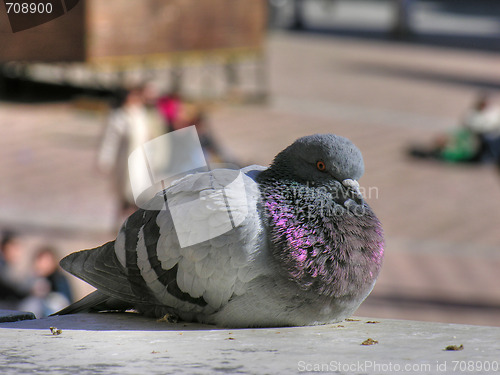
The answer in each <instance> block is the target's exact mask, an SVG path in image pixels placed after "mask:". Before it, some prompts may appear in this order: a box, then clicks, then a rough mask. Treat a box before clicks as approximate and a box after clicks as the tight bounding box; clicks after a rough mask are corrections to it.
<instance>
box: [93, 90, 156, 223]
mask: <svg viewBox="0 0 500 375" xmlns="http://www.w3.org/2000/svg"><path fill="white" fill-rule="evenodd" d="M158 124H159V121H157V122H156V123H155V122H154V121H152V119H151V116H150V112H149V111H148V108H147V106H146V101H145V97H144V88H143V87H136V88H133V89H131V90H129V91H119V92H117V93H116V95H115V101H114V103H113V106H112V109H111V112H110V114H109V117H108V124H107V126H106V129H105V131H104V135H103V138H102V142H101V147H100V150H99V154H98V160H97V163H98V167H99V169H100V170H101V171H103V172H105V173H109V174H111V175H112V177H113V186H114V190H115V193H116V195H117V197H118V201H119V210H118V213H117V217H116V221H117V224H120V223H121V218H122V217H123V216H128V214H130V213H131V212H133V211H134V210H135V208H136V206H135V202H134V197H133V193H132V187H131V184H130V179H129V172H128V157H129V155H130V154H131V153H132V151H134V150H135V149H137V148H138V147H141V146H142V145H143V144H144V143H146V142H147V141H149V140H151V139H153V138H155V137H157V136H159V135H161V133H162V130H161V129H159V128H158Z"/></svg>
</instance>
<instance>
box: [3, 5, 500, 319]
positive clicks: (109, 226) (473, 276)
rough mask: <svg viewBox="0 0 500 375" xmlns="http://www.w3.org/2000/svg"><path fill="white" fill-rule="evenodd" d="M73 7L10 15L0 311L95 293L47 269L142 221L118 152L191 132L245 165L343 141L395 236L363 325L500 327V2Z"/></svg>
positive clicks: (219, 156)
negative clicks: (316, 140)
mask: <svg viewBox="0 0 500 375" xmlns="http://www.w3.org/2000/svg"><path fill="white" fill-rule="evenodd" d="M62 3H63V6H64V9H65V14H63V15H61V16H60V17H58V18H56V19H54V20H51V21H50V22H47V23H44V24H41V25H39V26H34V27H32V28H26V29H23V30H20V31H16V32H13V30H15V29H16V28H15V27H13V26H12V25H13V24H12V25H11V24H9V21H10V22H11V23H12V22H14V23H15V22H18V21H16V20H14V21H13V19H12V18H10V17H8V15H7V12H6V9H5V8H4V7H3V4H2V5H0V130H1V136H0V176H1V177H0V180H1V183H0V231H1V235H0V236H1V237H0V238H1V241H2V248H1V254H0V255H1V256H0V286H1V288H0V289H1V290H2V292H1V294H0V299H1V301H0V308H24V309H30V310H31V311H33V310H37V315H38V316H43V315H44V314H46V313H48V312H50V311H51V310H53V309H56V308H58V307H59V306H60V305H63V304H65V303H67V302H68V301H70V300H75V299H78V298H80V297H82V296H83V295H85V294H87V293H88V292H90V291H91V290H92V288H91V287H90V286H88V285H87V284H85V283H83V282H80V281H79V280H77V279H76V278H73V277H71V276H69V275H67V274H65V273H62V271H60V270H58V269H57V267H56V266H55V265H54V264H55V262H56V261H57V260H58V259H60V258H61V257H62V256H64V255H66V254H68V253H71V252H73V251H77V250H80V249H85V248H92V247H96V246H99V245H101V244H102V243H104V242H106V241H110V240H113V239H114V238H115V235H116V231H117V228H118V226H119V224H120V222H121V221H122V220H123V219H124V218H125V217H126V215H127V214H128V213H129V212H130V211H131V210H133V205H132V204H131V202H130V199H129V196H128V194H129V192H127V191H126V190H127V189H126V188H124V183H123V181H124V178H126V175H125V176H124V174H123V168H121V166H122V162H123V160H125V159H124V158H123V156H121V155H124V154H125V155H126V151H127V150H128V149H129V147H131V144H134V142H142V141H146V140H147V139H150V138H151V137H153V136H154V135H158V134H162V133H165V132H168V131H172V130H176V129H179V128H182V127H185V126H187V125H191V124H196V125H197V128H198V131H199V133H200V134H201V135H202V143H203V146H204V149H205V151H206V154H207V158H208V159H209V160H210V161H211V162H213V163H220V162H225V163H232V164H235V165H241V166H243V165H248V164H252V163H256V164H261V165H268V164H269V163H270V162H271V160H272V158H273V157H274V156H275V154H276V153H277V152H278V151H280V150H282V149H283V148H284V147H286V146H287V145H289V144H290V143H291V142H293V141H294V140H295V139H296V138H298V137H300V136H303V135H307V134H312V133H318V132H321V133H326V132H329V133H336V134H339V135H343V136H345V137H348V138H350V139H351V140H352V141H353V142H354V143H355V144H356V145H357V146H358V147H359V148H360V149H361V151H362V152H363V155H364V158H365V166H366V172H365V175H364V176H363V178H362V179H361V180H360V184H361V185H362V186H363V187H364V191H365V193H366V194H365V195H366V197H367V200H368V202H369V204H370V205H371V206H372V208H373V209H374V211H375V212H376V213H377V215H378V216H379V218H380V220H381V221H382V223H383V226H384V230H385V236H386V257H385V264H384V267H383V269H382V273H381V275H380V277H379V280H378V282H377V285H376V287H375V289H374V291H373V293H372V294H371V295H370V296H369V297H368V299H367V300H366V301H365V302H364V303H363V304H362V306H361V307H360V309H359V310H358V311H357V313H356V314H357V315H362V316H369V317H372V318H379V317H380V318H401V319H414V320H428V321H439V322H450V323H468V324H478V325H494V326H500V279H499V277H498V270H500V230H499V229H500V215H499V214H498V212H499V207H500V174H499V169H498V161H499V160H500V159H499V157H498V155H499V152H498V151H499V149H500V148H499V146H498V145H499V142H498V140H499V139H500V138H499V135H500V131H499V128H500V114H499V110H498V107H499V106H500V3H498V1H494V0H435V1H431V0H414V1H407V0H269V1H265V0H253V1H243V0H196V1H194V0H168V1H160V0H143V1H141V2H132V1H124V0H107V1H105V2H104V1H99V0H81V1H79V2H78V1H77V2H75V1H73V2H71V3H72V5H71V7H70V6H68V4H69V3H68V2H62ZM28 21H30V20H28ZM23 22H26V21H23ZM30 22H31V21H30ZM33 22H35V23H36V21H33ZM28 23H29V22H28ZM18 28H19V27H18ZM145 123H148V124H150V125H148V126H149V127H147V131H146V130H144V129H146V128H145V126H146V125H144V124H145ZM151 124H155V125H154V126H153V125H151ZM123 129H135V130H136V131H135V134H136V135H135V136H134V137H135V138H133V137H132V136H130V134H129V133H127V131H125V130H123ZM141 129H142V130H141ZM138 134H139V135H138ZM141 137H142V138H141ZM123 152H124V154H122V153H123ZM49 297H50V298H49Z"/></svg>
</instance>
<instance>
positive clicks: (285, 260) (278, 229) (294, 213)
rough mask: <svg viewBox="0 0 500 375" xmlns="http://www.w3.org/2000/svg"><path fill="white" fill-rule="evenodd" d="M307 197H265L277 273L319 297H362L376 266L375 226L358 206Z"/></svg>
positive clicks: (378, 238) (379, 246) (378, 242)
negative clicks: (359, 294)
mask: <svg viewBox="0 0 500 375" xmlns="http://www.w3.org/2000/svg"><path fill="white" fill-rule="evenodd" d="M313 193H314V194H284V193H283V192H282V191H281V192H279V191H274V192H273V193H271V194H268V195H267V196H266V197H265V211H266V214H267V220H268V228H269V232H270V239H271V249H272V256H273V257H274V260H275V261H276V262H277V263H278V265H279V267H278V269H279V270H280V272H281V273H282V274H283V275H284V276H285V277H287V278H288V279H289V280H290V281H292V282H294V283H295V284H296V285H297V286H298V287H299V288H300V289H302V290H307V291H312V292H314V293H317V294H319V295H326V296H330V297H342V296H348V295H356V294H358V293H364V291H366V289H368V288H371V287H372V286H373V282H374V281H375V279H376V277H377V276H378V273H379V270H380V266H381V263H382V258H383V247H384V241H383V234H382V228H381V226H380V222H379V221H378V219H377V217H376V216H375V215H374V213H373V212H372V210H371V209H370V207H369V206H368V205H367V204H366V203H364V202H361V203H359V204H358V203H356V202H353V201H346V200H343V203H344V204H339V203H337V202H336V200H335V199H332V197H331V195H328V194H326V195H324V196H322V195H321V193H318V192H316V191H315V192H313ZM311 197H313V198H311Z"/></svg>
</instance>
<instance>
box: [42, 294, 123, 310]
mask: <svg viewBox="0 0 500 375" xmlns="http://www.w3.org/2000/svg"><path fill="white" fill-rule="evenodd" d="M131 308H132V306H131V304H130V303H127V302H123V301H120V300H118V299H116V298H113V297H110V296H108V295H106V294H104V293H102V292H100V291H98V290H96V291H95V292H92V293H90V294H89V295H87V296H85V297H83V298H82V299H81V300H79V301H77V302H75V303H72V304H71V305H69V306H67V307H65V308H64V309H62V310H60V311H58V312H56V313H54V314H52V315H51V316H53V315H67V314H77V313H86V312H92V311H106V310H107V311H111V310H113V311H125V310H128V309H131Z"/></svg>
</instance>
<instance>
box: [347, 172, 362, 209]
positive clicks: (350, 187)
mask: <svg viewBox="0 0 500 375" xmlns="http://www.w3.org/2000/svg"><path fill="white" fill-rule="evenodd" d="M342 185H344V187H345V188H346V189H347V191H348V192H349V195H351V196H352V197H351V198H352V199H353V200H354V201H355V202H356V203H358V204H361V203H362V202H363V195H361V193H360V191H359V183H358V181H356V180H352V179H350V178H348V179H345V180H343V181H342Z"/></svg>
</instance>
